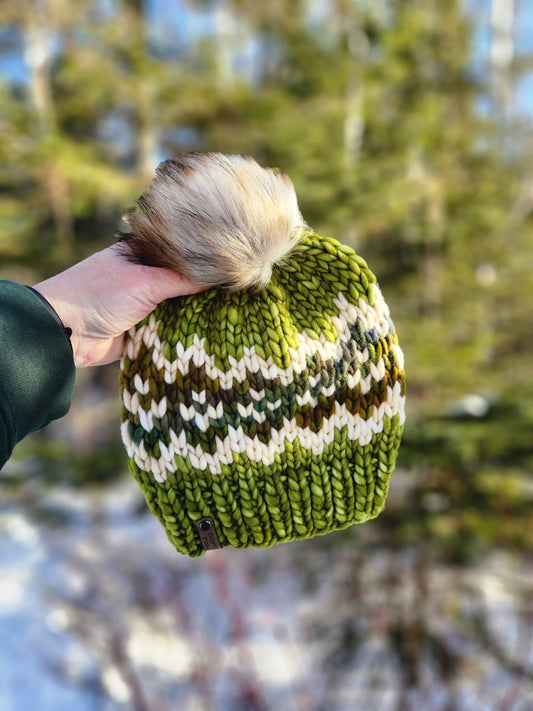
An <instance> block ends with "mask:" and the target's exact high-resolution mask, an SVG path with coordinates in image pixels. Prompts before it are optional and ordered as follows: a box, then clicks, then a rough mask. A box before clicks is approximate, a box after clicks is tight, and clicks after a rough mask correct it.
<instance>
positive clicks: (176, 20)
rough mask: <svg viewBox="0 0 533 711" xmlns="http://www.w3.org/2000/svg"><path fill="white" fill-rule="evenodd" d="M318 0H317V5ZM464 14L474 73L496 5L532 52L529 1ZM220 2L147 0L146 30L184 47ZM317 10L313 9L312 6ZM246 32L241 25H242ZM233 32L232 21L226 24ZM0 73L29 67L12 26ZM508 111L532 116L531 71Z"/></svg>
mask: <svg viewBox="0 0 533 711" xmlns="http://www.w3.org/2000/svg"><path fill="white" fill-rule="evenodd" d="M321 1H322V0H316V3H315V5H316V6H317V8H318V6H319V5H320V3H321ZM464 1H465V8H466V11H467V13H468V15H469V16H470V17H471V18H472V22H473V24H474V27H475V28H476V31H475V35H474V44H473V52H472V68H473V71H475V72H476V73H478V74H479V75H483V73H485V72H487V71H488V67H489V59H490V48H491V38H492V29H491V13H492V11H493V8H494V7H495V6H497V5H499V4H502V3H503V4H506V3H511V5H512V4H513V2H514V7H515V21H514V27H513V40H514V50H515V54H516V56H520V55H525V54H528V53H533V12H531V0H464ZM98 2H99V6H100V9H101V12H102V13H103V14H104V16H105V14H106V13H110V12H112V7H113V3H114V0H98ZM220 7H223V3H222V5H221V4H220V3H213V4H212V5H211V6H205V7H204V8H203V9H202V8H199V7H196V8H192V7H191V5H190V3H188V2H187V0H147V15H148V17H149V23H150V24H149V35H150V36H151V38H152V40H156V39H157V41H158V42H159V43H161V44H162V45H163V46H166V47H171V46H174V47H176V49H177V51H178V52H179V51H180V50H185V49H186V48H187V45H188V44H189V43H190V42H191V41H192V40H194V39H196V38H198V37H201V36H209V35H210V34H212V33H213V31H214V30H215V28H216V27H217V26H219V27H220V25H221V23H224V22H226V23H227V22H228V15H227V14H226V15H224V14H223V13H221V10H220ZM317 11H318V10H317ZM241 29H242V30H243V32H245V28H242V27H241ZM231 30H232V31H235V26H233V27H232V28H231ZM240 51H241V52H243V53H244V54H245V55H246V58H247V59H248V60H250V59H251V58H253V56H254V53H257V52H258V51H260V48H258V46H257V45H256V44H254V42H253V40H252V39H251V38H250V39H249V40H248V41H244V42H243V43H242V50H240ZM234 64H238V65H239V66H254V64H255V63H254V62H253V61H246V62H242V61H237V62H235V61H234V62H233V63H232V65H231V66H228V71H232V70H234V69H235V67H234V66H233V65H234ZM0 75H3V76H4V77H5V78H6V79H7V80H8V81H9V82H10V83H14V84H18V85H20V84H24V82H25V81H26V80H27V78H28V68H27V65H26V62H25V59H24V53H23V49H22V38H21V36H20V33H19V32H18V30H17V29H16V28H12V27H0ZM513 113H515V114H517V115H519V116H524V117H526V118H530V117H533V70H532V71H531V72H530V73H529V74H527V75H525V76H523V77H522V78H520V79H519V80H517V81H516V82H515V92H514V105H513Z"/></svg>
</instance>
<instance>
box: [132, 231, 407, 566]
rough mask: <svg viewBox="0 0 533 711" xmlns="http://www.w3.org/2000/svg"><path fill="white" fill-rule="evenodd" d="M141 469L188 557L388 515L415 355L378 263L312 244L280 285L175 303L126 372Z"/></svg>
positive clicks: (305, 242)
mask: <svg viewBox="0 0 533 711" xmlns="http://www.w3.org/2000/svg"><path fill="white" fill-rule="evenodd" d="M121 391H122V398H123V409H122V438H123V441H124V444H125V446H126V449H127V452H128V455H129V458H130V469H131V472H132V473H133V475H134V477H135V478H136V480H137V482H138V483H139V485H140V486H141V489H142V490H143V493H144V496H145V497H146V501H147V503H148V506H149V507H150V509H151V511H152V512H153V513H154V514H155V515H156V516H157V517H158V519H159V520H160V521H161V523H162V524H163V526H164V528H165V531H166V533H167V535H168V537H169V539H170V541H171V542H172V543H173V544H174V545H175V547H176V548H177V550H178V551H180V552H181V553H184V554H188V555H190V556H199V555H202V554H203V553H204V552H205V551H204V548H203V546H202V543H201V540H200V537H199V535H198V531H197V528H196V525H195V522H197V521H199V520H200V519H202V518H204V517H210V518H211V519H212V521H213V523H214V526H215V529H216V533H217V535H218V539H219V541H220V544H221V545H222V546H228V545H229V546H234V547H236V548H245V547H248V546H259V547H265V546H270V545H272V544H274V543H278V542H285V541H291V540H294V539H303V538H310V537H312V536H314V535H317V534H324V533H328V532H330V531H333V530H335V529H340V528H345V527H347V526H349V525H351V524H353V523H358V522H363V521H366V520H367V519H370V518H373V517H375V516H377V515H378V513H379V512H380V511H381V510H382V508H383V506H384V503H385V498H386V496H387V492H388V487H389V479H390V477H391V474H392V472H393V469H394V466H395V462H396V457H397V453H398V448H399V444H400V438H401V434H402V430H403V424H404V419H405V415H404V404H405V375H404V370H403V355H402V352H401V350H400V347H399V345H398V339H397V336H396V333H395V330H394V326H393V323H392V321H391V319H390V316H389V309H388V307H387V305H386V303H385V301H384V299H383V296H382V294H381V291H380V289H379V287H378V285H377V283H376V278H375V277H374V275H373V274H372V272H371V271H370V270H369V268H368V267H367V265H366V263H365V261H364V260H363V259H362V258H361V257H359V256H358V255H357V254H355V252H354V251H353V250H352V249H351V248H349V247H346V246H344V245H341V244H339V243H338V242H337V241H336V240H333V239H325V238H322V237H319V236H318V235H316V234H315V233H313V232H308V233H306V234H305V235H304V237H303V239H302V240H301V241H300V242H299V243H298V244H297V246H296V247H295V248H294V249H293V251H292V252H291V254H290V255H289V257H288V258H287V259H286V260H285V261H284V262H283V264H281V265H278V266H276V267H275V268H274V271H273V274H272V278H271V281H270V283H269V284H268V286H267V287H266V288H264V289H262V290H261V291H260V292H258V293H254V292H253V291H252V290H245V291H240V292H237V293H227V292H225V291H222V290H219V289H211V290H209V291H207V292H204V293H201V294H197V295H193V296H188V297H182V298H179V299H171V300H168V301H166V302H164V303H162V304H160V305H159V306H158V307H157V308H156V309H155V311H154V312H153V313H152V314H150V315H149V316H148V317H147V318H146V319H144V320H143V321H142V322H141V323H140V324H138V325H137V326H136V327H135V328H134V329H132V330H131V331H130V333H129V334H128V336H127V342H126V346H125V353H124V357H123V360H122V363H121Z"/></svg>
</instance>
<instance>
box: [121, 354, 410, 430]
mask: <svg viewBox="0 0 533 711" xmlns="http://www.w3.org/2000/svg"><path fill="white" fill-rule="evenodd" d="M400 356H401V357H400ZM395 357H396V358H397V359H398V360H401V362H402V363H403V354H402V352H401V350H400V348H397V347H396V350H395ZM385 375H386V368H385V361H384V360H383V358H381V359H380V360H379V361H378V363H377V365H375V364H374V363H371V364H370V373H369V374H368V375H367V376H366V377H365V378H362V377H361V373H360V372H359V371H356V372H355V373H353V374H349V375H347V377H346V386H347V388H348V389H349V390H354V389H355V388H356V387H357V386H359V388H360V393H361V395H366V393H368V392H369V391H370V390H371V388H372V383H373V382H379V381H381V380H383V378H384V377H385ZM135 377H137V376H135ZM139 381H140V382H141V383H142V384H143V390H147V388H148V387H149V382H150V381H149V380H146V381H144V382H143V381H142V380H141V379H140V378H139ZM308 381H309V383H310V384H311V385H312V386H316V384H317V382H318V379H316V378H308ZM230 385H232V383H230ZM248 393H249V395H250V396H251V398H252V400H255V401H257V402H264V398H265V391H264V390H260V391H257V390H253V389H252V388H250V389H249V391H248ZM334 393H335V383H334V382H333V383H331V385H328V387H327V388H324V389H323V390H321V391H320V393H319V395H324V396H325V397H330V396H331V395H333V394H334ZM319 395H317V396H313V395H311V392H310V391H309V390H306V391H305V392H304V393H303V394H302V395H299V394H296V396H295V397H296V404H297V405H298V406H299V407H302V406H303V405H309V406H310V407H311V408H315V407H316V406H317V405H318V397H319ZM191 397H192V400H193V402H197V403H199V404H201V405H205V402H206V390H201V391H200V392H198V393H197V392H195V391H194V390H193V391H191ZM123 401H124V407H125V408H126V410H128V412H131V414H132V415H137V414H138V415H139V417H143V416H144V417H147V416H148V413H145V412H144V410H143V408H142V407H141V406H140V403H139V395H138V392H135V393H134V395H133V396H132V395H131V394H130V393H128V392H127V391H126V390H124V393H123ZM280 405H281V400H276V402H273V403H271V402H267V405H266V406H267V408H268V410H271V411H272V410H275V409H276V408H277V407H279V406H280ZM168 406H169V403H168V401H167V398H166V396H165V397H163V398H162V400H161V401H160V402H159V403H155V402H154V401H153V400H152V405H151V414H152V415H153V416H154V417H159V418H162V417H164V415H165V414H166V412H167V409H168ZM237 410H238V412H239V414H240V415H241V417H250V415H251V416H252V417H253V418H254V419H255V420H256V422H259V423H262V422H264V421H265V420H266V413H265V412H259V411H257V410H256V409H255V408H254V407H253V402H250V403H249V404H248V405H247V406H245V405H244V404H242V403H238V404H237ZM179 412H180V415H181V417H183V419H184V420H185V422H191V421H193V420H196V418H197V415H198V412H197V411H196V409H195V407H194V405H190V407H186V406H185V405H184V404H183V403H180V405H179ZM141 413H143V414H141ZM223 414H224V406H223V403H222V401H220V402H218V404H217V405H216V407H213V406H212V405H208V406H207V408H206V412H205V415H203V417H204V418H205V421H206V422H208V418H211V419H213V420H218V419H220V418H221V417H222V415H223ZM151 421H152V420H151ZM150 429H152V428H150ZM148 431H150V430H148ZM202 431H204V432H205V429H203V430H202Z"/></svg>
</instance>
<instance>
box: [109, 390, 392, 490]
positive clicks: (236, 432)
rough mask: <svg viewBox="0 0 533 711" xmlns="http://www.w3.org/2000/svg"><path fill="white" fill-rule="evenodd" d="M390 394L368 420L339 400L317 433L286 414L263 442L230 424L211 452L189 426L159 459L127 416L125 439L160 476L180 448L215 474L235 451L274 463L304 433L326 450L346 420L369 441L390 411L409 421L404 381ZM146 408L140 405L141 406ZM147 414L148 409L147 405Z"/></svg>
mask: <svg viewBox="0 0 533 711" xmlns="http://www.w3.org/2000/svg"><path fill="white" fill-rule="evenodd" d="M387 396H388V397H387V401H386V402H383V403H382V404H381V405H380V406H379V407H377V408H374V411H373V413H372V416H371V417H370V418H369V419H368V420H364V419H363V418H362V417H361V416H360V415H352V414H351V413H350V412H349V411H348V410H347V409H346V406H345V405H340V404H339V403H335V412H334V414H333V415H332V416H331V417H329V418H328V419H324V424H323V426H322V429H321V430H320V431H319V432H316V433H315V432H312V431H311V430H310V429H309V428H302V427H298V426H297V425H296V420H295V419H293V420H290V421H289V420H287V419H285V420H284V425H283V427H282V428H281V429H280V430H274V429H273V430H272V432H271V440H270V442H269V443H268V444H263V443H262V442H260V441H259V439H258V438H257V437H255V438H251V437H249V436H247V435H245V434H244V432H243V430H242V428H241V427H238V428H237V429H234V428H232V427H228V436H227V437H225V438H224V439H223V440H222V439H221V440H217V453H216V455H211V454H207V453H206V452H204V451H203V450H202V448H201V447H200V446H199V445H198V446H196V447H193V446H192V445H189V444H187V441H186V436H185V432H184V431H181V432H180V433H179V434H177V433H176V432H174V431H173V430H170V438H171V443H170V445H169V446H168V447H167V446H165V445H164V443H163V442H161V441H160V442H159V448H160V451H161V456H160V457H159V458H158V459H156V458H155V457H153V456H151V455H149V454H148V453H147V452H146V449H145V446H144V443H143V442H142V441H141V443H140V444H139V445H137V444H135V442H133V441H132V439H131V437H130V435H129V431H128V422H127V421H125V422H123V423H122V426H121V431H122V439H123V441H124V444H125V445H126V449H127V451H128V455H129V456H130V457H133V458H134V459H135V462H136V463H137V466H138V467H139V469H141V470H142V471H145V472H152V473H153V475H154V478H155V479H156V480H157V481H158V482H164V481H165V480H166V477H167V470H168V471H171V472H175V471H176V469H177V466H176V462H175V460H174V457H175V455H176V454H178V455H179V456H181V457H183V458H187V459H188V460H189V461H190V462H191V464H192V466H193V467H195V468H196V469H199V470H201V471H205V470H206V469H209V471H210V472H211V473H212V474H221V473H222V467H221V465H222V464H231V463H232V461H233V454H246V455H247V456H248V458H249V459H250V460H252V461H254V462H259V461H262V462H263V463H264V464H265V465H267V466H270V465H271V464H273V462H274V459H275V456H276V454H278V455H279V454H281V453H283V451H284V449H285V440H288V441H289V442H294V440H295V439H298V441H299V443H300V445H301V446H302V447H304V448H305V449H310V450H311V451H312V452H313V454H315V455H316V456H320V455H321V454H322V452H323V451H324V447H325V446H326V445H327V444H330V443H331V442H333V440H334V437H335V430H336V429H337V430H340V429H342V427H344V426H347V427H348V438H349V439H350V440H355V441H358V442H359V444H361V445H362V446H364V445H366V444H369V442H370V441H371V439H372V436H373V435H374V434H377V433H379V432H382V431H383V418H384V417H388V418H392V417H394V416H395V415H399V416H400V423H401V424H403V423H404V422H405V397H402V395H401V385H400V383H395V385H394V387H393V388H390V387H389V388H387ZM141 409H142V408H139V411H140V410H141ZM148 414H150V413H148ZM196 414H198V413H196ZM144 415H146V413H144V411H143V416H144ZM147 417H148V416H147ZM200 418H201V416H200ZM141 419H142V418H141ZM195 424H197V425H198V426H199V427H200V428H202V425H201V422H200V420H197V421H196V423H195ZM143 428H144V426H143ZM204 431H205V430H204Z"/></svg>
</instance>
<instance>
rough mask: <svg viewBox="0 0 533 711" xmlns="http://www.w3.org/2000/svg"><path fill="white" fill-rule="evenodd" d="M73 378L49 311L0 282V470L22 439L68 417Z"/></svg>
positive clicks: (17, 287) (65, 343)
mask: <svg viewBox="0 0 533 711" xmlns="http://www.w3.org/2000/svg"><path fill="white" fill-rule="evenodd" d="M74 377H75V367H74V359H73V355H72V348H71V345H70V341H69V340H68V338H67V336H66V335H65V333H64V330H63V328H62V326H61V323H60V322H59V320H58V319H57V318H56V317H55V316H54V315H53V313H52V310H51V309H49V308H48V307H47V306H46V305H45V303H43V302H42V301H41V299H40V298H39V297H38V296H37V295H36V294H35V293H34V292H32V291H31V290H30V289H28V288H27V287H25V286H22V285H21V284H15V283H14V282H11V281H0V468H1V467H2V466H3V465H4V463H5V462H6V460H7V459H9V457H10V455H11V452H12V451H13V447H14V446H15V445H16V443H17V442H19V441H20V440H21V439H22V438H23V437H25V436H26V435H27V434H28V433H30V432H35V431H36V430H39V429H41V428H42V427H44V426H45V425H47V424H48V423H49V422H51V421H52V420H55V419H57V418H59V417H62V416H63V415H65V414H66V413H67V412H68V409H69V407H70V400H71V398H72V393H73V390H74Z"/></svg>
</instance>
